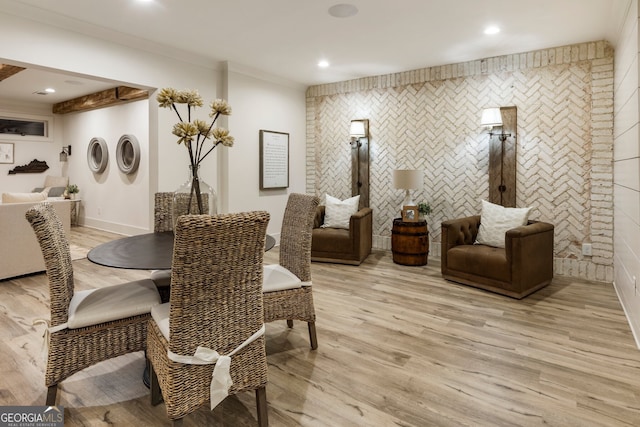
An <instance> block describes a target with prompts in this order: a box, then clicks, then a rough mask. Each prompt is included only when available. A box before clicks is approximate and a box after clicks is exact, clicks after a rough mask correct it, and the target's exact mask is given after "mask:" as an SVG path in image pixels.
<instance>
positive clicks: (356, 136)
mask: <svg viewBox="0 0 640 427" xmlns="http://www.w3.org/2000/svg"><path fill="white" fill-rule="evenodd" d="M349 135H350V136H351V144H353V143H355V142H358V141H359V140H360V138H367V137H369V120H351V126H350V127H349Z"/></svg>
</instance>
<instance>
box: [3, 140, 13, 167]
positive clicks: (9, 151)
mask: <svg viewBox="0 0 640 427" xmlns="http://www.w3.org/2000/svg"><path fill="white" fill-rule="evenodd" d="M0 163H13V142H0Z"/></svg>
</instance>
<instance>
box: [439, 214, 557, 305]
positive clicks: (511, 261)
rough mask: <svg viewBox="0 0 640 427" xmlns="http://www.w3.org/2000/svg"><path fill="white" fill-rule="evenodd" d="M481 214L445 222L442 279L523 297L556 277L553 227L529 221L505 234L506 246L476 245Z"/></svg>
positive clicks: (443, 225)
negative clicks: (554, 271) (554, 275)
mask: <svg viewBox="0 0 640 427" xmlns="http://www.w3.org/2000/svg"><path fill="white" fill-rule="evenodd" d="M479 227H480V215H475V216H470V217H466V218H460V219H455V220H449V221H444V222H443V223H442V248H441V250H442V253H441V256H442V258H441V270H442V277H444V278H445V279H447V280H451V281H454V282H458V283H462V284H465V285H470V286H474V287H477V288H482V289H486V290H488V291H492V292H497V293H500V294H503V295H507V296H510V297H513V298H518V299H520V298H524V297H525V296H527V295H529V294H531V293H532V292H535V291H537V290H538V289H541V288H543V287H545V286H546V285H548V284H549V283H551V279H552V278H553V231H554V227H553V225H552V224H548V223H545V222H537V221H529V223H528V224H527V225H524V226H521V227H517V228H513V229H511V230H509V231H507V233H506V235H505V247H504V248H495V247H492V246H485V245H480V244H474V242H475V241H476V236H477V234H478V228H479Z"/></svg>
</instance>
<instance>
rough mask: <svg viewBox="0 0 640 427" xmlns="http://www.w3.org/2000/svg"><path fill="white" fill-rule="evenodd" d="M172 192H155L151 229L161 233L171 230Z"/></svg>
mask: <svg viewBox="0 0 640 427" xmlns="http://www.w3.org/2000/svg"><path fill="white" fill-rule="evenodd" d="M172 209H173V193H168V192H163V193H156V194H155V203H154V208H153V231H154V232H156V233H162V232H164V231H172V230H173V219H172V218H173V216H172Z"/></svg>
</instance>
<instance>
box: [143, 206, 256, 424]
mask: <svg viewBox="0 0 640 427" xmlns="http://www.w3.org/2000/svg"><path fill="white" fill-rule="evenodd" d="M268 222H269V214H268V213H267V212H263V211H257V212H244V213H236V214H223V215H216V216H210V215H183V216H181V217H180V218H179V219H178V222H177V225H176V228H175V235H176V236H175V244H174V250H173V265H172V268H171V297H170V302H169V303H165V304H161V305H159V306H156V307H154V308H153V309H152V311H151V316H152V320H151V321H150V322H149V336H148V341H147V358H148V360H149V370H150V380H151V403H152V404H153V405H156V404H158V403H160V402H161V401H162V399H164V402H165V405H166V411H167V416H168V418H169V419H170V420H173V425H174V426H175V425H181V423H182V419H183V417H185V416H186V415H188V414H190V413H192V412H193V411H195V410H197V409H198V408H199V407H201V406H202V405H204V404H206V403H207V402H210V405H211V409H213V408H214V407H215V405H217V404H218V403H219V402H220V401H221V400H223V399H224V396H226V395H227V393H228V394H231V395H232V394H237V393H240V392H243V391H249V390H255V392H256V404H257V408H258V423H259V425H261V426H266V425H267V424H268V422H267V406H266V405H267V402H266V384H267V359H266V352H265V343H264V337H263V336H262V334H263V333H264V314H263V305H262V275H263V271H262V265H263V258H264V244H265V236H266V229H267V224H268ZM243 344H246V346H245V347H242V345H243ZM201 351H205V352H207V353H209V354H211V353H213V352H214V351H215V352H217V353H213V354H214V356H215V357H211V358H208V359H206V360H207V362H203V360H205V359H203V357H198V356H200V352H201ZM218 353H219V354H220V355H221V356H220V359H218ZM230 353H231V354H230ZM227 356H229V357H231V356H232V359H231V360H230V361H229V359H226V360H225V359H224V358H225V357H227ZM203 363H206V364H203ZM227 363H230V364H227ZM214 364H215V366H214ZM225 366H227V367H228V369H229V375H230V379H231V381H232V384H229V383H225V382H224V381H223V382H222V383H221V385H220V386H219V387H214V389H215V393H213V395H212V393H211V388H210V387H211V383H212V381H213V380H212V372H213V375H216V372H223V373H224V372H225ZM216 378H217V377H216ZM216 384H217V382H216Z"/></svg>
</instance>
